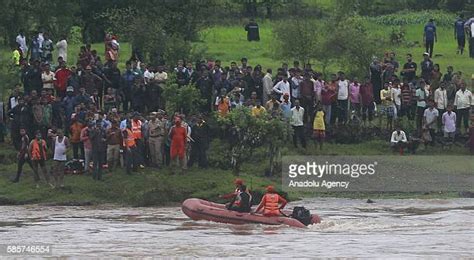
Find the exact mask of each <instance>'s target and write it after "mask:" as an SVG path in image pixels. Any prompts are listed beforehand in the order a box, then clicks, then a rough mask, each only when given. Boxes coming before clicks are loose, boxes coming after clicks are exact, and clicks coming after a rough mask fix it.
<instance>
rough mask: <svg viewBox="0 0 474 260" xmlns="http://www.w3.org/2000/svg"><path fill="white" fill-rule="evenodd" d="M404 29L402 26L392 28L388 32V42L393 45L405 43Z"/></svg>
mask: <svg viewBox="0 0 474 260" xmlns="http://www.w3.org/2000/svg"><path fill="white" fill-rule="evenodd" d="M405 34H406V31H405V28H403V27H402V26H395V27H392V31H391V32H390V42H391V43H392V44H395V45H400V44H402V43H403V42H405Z"/></svg>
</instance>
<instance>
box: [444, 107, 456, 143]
mask: <svg viewBox="0 0 474 260" xmlns="http://www.w3.org/2000/svg"><path fill="white" fill-rule="evenodd" d="M447 108H448V111H446V112H444V114H443V116H442V121H443V132H444V143H445V144H451V143H453V142H454V136H455V134H456V113H454V112H453V106H452V105H448V107H447Z"/></svg>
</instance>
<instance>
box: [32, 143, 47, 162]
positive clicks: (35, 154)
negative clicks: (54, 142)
mask: <svg viewBox="0 0 474 260" xmlns="http://www.w3.org/2000/svg"><path fill="white" fill-rule="evenodd" d="M31 160H46V142H45V141H44V140H41V148H40V144H39V143H38V140H36V139H34V140H33V142H31Z"/></svg>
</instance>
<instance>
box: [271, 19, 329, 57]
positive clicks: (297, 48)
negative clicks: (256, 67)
mask: <svg viewBox="0 0 474 260" xmlns="http://www.w3.org/2000/svg"><path fill="white" fill-rule="evenodd" d="M316 28H318V26H317V24H316V21H314V20H308V19H295V20H294V21H293V22H288V21H281V22H278V23H277V24H276V25H275V26H274V27H273V33H274V34H275V36H276V38H277V41H276V43H277V45H276V56H277V57H283V58H287V59H297V60H300V61H302V62H303V63H307V62H308V61H310V60H311V59H312V58H315V57H314V54H315V53H316V52H315V48H318V38H319V37H320V36H321V35H318V32H317V29H316Z"/></svg>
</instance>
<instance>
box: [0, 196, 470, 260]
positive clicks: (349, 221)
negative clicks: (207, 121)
mask: <svg viewBox="0 0 474 260" xmlns="http://www.w3.org/2000/svg"><path fill="white" fill-rule="evenodd" d="M296 205H305V206H306V207H307V208H309V209H310V210H311V211H312V212H315V213H318V214H319V215H320V216H321V217H322V219H323V220H322V223H321V224H318V225H313V226H310V227H309V228H308V229H297V228H290V227H285V226H263V225H255V224H249V225H227V224H219V223H211V222H206V221H197V222H196V221H192V220H190V219H188V218H187V217H186V216H185V215H184V214H183V213H182V212H181V210H180V208H179V207H164V208H129V207H116V206H115V207H114V206H100V207H49V206H39V205H29V206H2V207H0V244H3V245H5V244H22V245H23V244H34V245H36V244H41V245H43V244H49V245H51V251H52V256H54V257H71V258H95V257H112V258H115V257H137V258H142V257H143V258H147V257H150V258H151V257H159V256H171V257H172V256H177V257H186V256H188V257H268V258H272V257H284V258H287V257H288V258H289V257H308V258H311V257H361V258H366V257H370V258H373V257H377V258H378V257H380V258H382V257H392V258H406V257H408V258H410V257H414V258H417V257H422V258H425V257H441V258H445V257H454V258H459V257H463V258H466V257H467V258H470V257H474V199H449V200H415V199H413V200H409V199H408V200H407V199H404V200H396V199H393V200H392V199H390V200H376V201H375V203H372V204H368V203H366V202H365V201H364V200H350V199H334V198H327V199H305V200H303V201H298V202H294V203H291V204H290V205H289V206H288V207H292V206H296ZM3 257H4V256H0V258H3Z"/></svg>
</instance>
